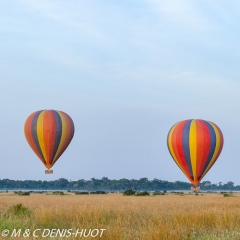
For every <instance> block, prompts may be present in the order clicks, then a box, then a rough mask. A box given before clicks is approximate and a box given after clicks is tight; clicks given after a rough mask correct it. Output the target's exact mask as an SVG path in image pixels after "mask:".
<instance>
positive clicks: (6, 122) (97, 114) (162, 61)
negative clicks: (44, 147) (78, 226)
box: [0, 0, 240, 184]
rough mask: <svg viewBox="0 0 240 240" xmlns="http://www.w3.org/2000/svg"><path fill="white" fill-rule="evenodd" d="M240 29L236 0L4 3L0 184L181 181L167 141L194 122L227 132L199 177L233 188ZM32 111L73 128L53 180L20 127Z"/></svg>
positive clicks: (0, 20) (0, 14)
mask: <svg viewBox="0 0 240 240" xmlns="http://www.w3.org/2000/svg"><path fill="white" fill-rule="evenodd" d="M239 27H240V3H239V2H238V1H231V2H228V3H226V2H225V1H217V0H215V1H211V3H210V2H209V1H193V0H172V1H168V0H164V1H156V0H138V1H118V2H116V1H110V0H105V1H104V0H103V1H95V0H87V1H73V0H68V1H63V0H61V1H60V0H55V1H53V0H41V1H40V0H36V1H31V0H8V1H3V2H2V3H1V4H0V53H1V54H0V66H1V68H0V102H1V105H0V112H1V115H0V117H1V118H0V123H1V138H0V146H1V151H0V161H1V169H2V170H1V174H0V179H3V178H10V179H37V180H38V179H40V180H43V179H49V180H50V179H58V178H61V177H63V178H67V179H72V180H77V179H81V178H83V179H90V178H91V177H96V178H102V177H103V176H106V177H109V178H111V179H113V178H114V179H119V178H130V179H132V178H137V179H138V178H141V177H148V178H149V179H153V178H159V179H163V180H168V181H177V180H181V181H187V179H186V177H185V176H184V175H183V173H182V172H181V171H180V170H179V168H178V167H177V166H176V164H175V163H174V161H173V160H172V159H171V157H170V155H169V153H168V149H167V146H166V137H167V133H168V131H169V129H170V128H171V127H172V125H173V124H174V123H176V122H178V121H180V120H185V119H189V118H199V119H204V120H210V121H213V122H214V123H216V124H217V125H218V126H219V127H220V128H221V130H222V132H223V135H224V138H225V144H224V148H223V151H222V154H221V155H220V157H219V159H218V161H217V163H216V164H215V165H214V166H213V168H212V169H211V170H210V172H209V173H208V174H207V175H206V176H205V178H204V180H210V181H212V182H215V183H217V182H220V181H222V182H227V181H230V180H231V181H234V182H235V183H236V184H240V179H239V177H238V176H239V168H240V159H239V158H240V157H239V150H238V149H239V147H240V141H239V137H238V136H239V134H240V125H239V117H240V106H239V104H240V94H239V92H240V82H239V77H240V71H239V69H240V61H239V60H240V48H239V42H240V31H239ZM41 109H55V110H62V111H64V112H66V113H68V114H69V115H70V116H71V117H72V119H73V121H74V123H75V128H76V132H75V136H74V138H73V140H72V143H71V144H70V146H69V148H68V149H67V150H66V152H65V153H64V154H63V155H62V157H61V158H60V159H59V160H58V162H57V163H56V164H55V165H54V167H53V170H54V174H53V175H52V176H49V175H47V176H46V175H45V174H44V170H45V169H44V166H43V164H42V163H41V162H40V160H38V158H37V157H36V156H35V154H34V153H33V152H32V150H31V149H30V148H29V146H28V144H27V142H26V140H25V138H24V134H23V125H24V122H25V120H26V118H27V117H28V116H29V115H30V114H31V113H32V112H34V111H36V110H41ZM20 166H21V167H20Z"/></svg>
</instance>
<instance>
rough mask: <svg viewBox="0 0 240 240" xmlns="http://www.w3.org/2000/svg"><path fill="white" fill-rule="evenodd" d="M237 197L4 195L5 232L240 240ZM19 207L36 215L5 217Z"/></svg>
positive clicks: (0, 202) (0, 198)
mask: <svg viewBox="0 0 240 240" xmlns="http://www.w3.org/2000/svg"><path fill="white" fill-rule="evenodd" d="M235 196H236V197H223V196H222V195H220V194H204V196H201V195H199V196H195V195H188V194H186V195H184V196H179V195H174V194H168V195H165V196H150V197H136V196H122V195H121V194H108V195H72V194H69V195H64V196H54V195H38V194H32V195H30V196H16V195H14V194H11V193H8V194H0V212H1V218H0V229H1V231H2V230H3V229H5V228H9V229H10V230H11V229H14V228H22V229H26V228H29V229H31V231H33V230H34V229H36V228H39V229H44V228H50V229H54V228H58V229H67V228H72V229H74V231H75V230H76V229H83V228H84V229H95V228H104V229H106V231H105V232H104V233H103V236H102V238H101V239H107V240H121V239H126V240H128V239H130V240H132V239H133V240H135V239H141V240H150V239H156V240H161V239H163V240H169V239H170V240H178V239H179V240H184V239H193V240H194V239H201V240H203V239H210V240H212V239H213V240H214V239H224V240H226V239H231V240H232V239H240V195H237V194H235ZM19 203H22V204H23V206H26V207H27V208H29V209H30V210H31V212H32V213H31V214H30V215H29V216H28V215H26V216H23V215H22V216H14V215H6V214H5V213H6V209H9V208H10V207H11V206H13V205H16V204H19ZM4 214H5V215H4ZM0 238H1V237H0ZM1 239H7V238H3V237H2V238H1ZM9 239H12V238H9ZM17 239H21V238H17ZM23 239H26V238H23ZM27 239H34V238H33V237H32V238H27ZM37 239H41V238H37ZM43 239H53V238H43ZM55 239H63V238H55ZM66 239H79V238H75V237H72V238H66ZM85 239H88V238H85ZM92 239H100V238H99V237H96V238H92Z"/></svg>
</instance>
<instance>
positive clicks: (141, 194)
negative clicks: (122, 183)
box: [135, 191, 150, 196]
mask: <svg viewBox="0 0 240 240" xmlns="http://www.w3.org/2000/svg"><path fill="white" fill-rule="evenodd" d="M149 195H150V194H149V192H146V191H144V192H137V193H136V194H135V196H149Z"/></svg>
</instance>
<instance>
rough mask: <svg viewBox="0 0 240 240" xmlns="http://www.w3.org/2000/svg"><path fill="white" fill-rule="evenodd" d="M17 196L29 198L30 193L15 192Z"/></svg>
mask: <svg viewBox="0 0 240 240" xmlns="http://www.w3.org/2000/svg"><path fill="white" fill-rule="evenodd" d="M14 193H15V194H17V195H19V196H29V195H30V192H22V191H19V192H14Z"/></svg>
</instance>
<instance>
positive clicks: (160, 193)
mask: <svg viewBox="0 0 240 240" xmlns="http://www.w3.org/2000/svg"><path fill="white" fill-rule="evenodd" d="M153 195H154V196H155V195H165V193H164V192H163V193H162V192H159V191H156V192H154V193H153Z"/></svg>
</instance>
